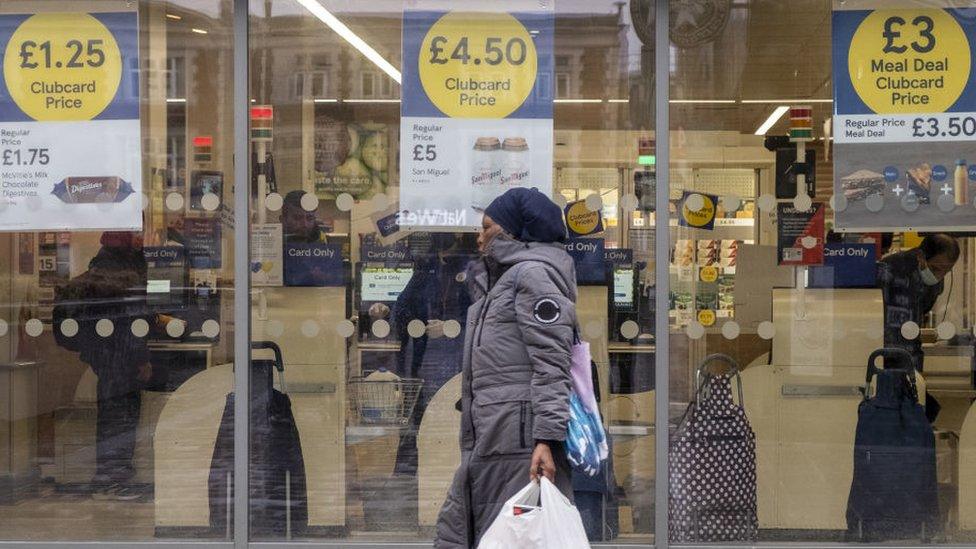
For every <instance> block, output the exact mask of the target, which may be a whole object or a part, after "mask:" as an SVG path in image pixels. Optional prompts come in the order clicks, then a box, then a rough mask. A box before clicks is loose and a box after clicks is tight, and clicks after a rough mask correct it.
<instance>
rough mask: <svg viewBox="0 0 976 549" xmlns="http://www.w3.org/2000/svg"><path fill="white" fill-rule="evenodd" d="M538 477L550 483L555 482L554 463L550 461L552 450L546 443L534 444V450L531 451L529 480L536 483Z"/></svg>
mask: <svg viewBox="0 0 976 549" xmlns="http://www.w3.org/2000/svg"><path fill="white" fill-rule="evenodd" d="M540 475H541V476H544V477H546V478H547V479H549V481H550V482H556V462H554V461H553V460H552V450H551V449H550V448H549V443H548V442H536V443H535V450H533V451H532V463H531V464H530V465H529V478H530V479H531V480H534V481H536V482H538V481H539V476H540Z"/></svg>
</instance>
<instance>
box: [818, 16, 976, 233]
mask: <svg viewBox="0 0 976 549" xmlns="http://www.w3.org/2000/svg"><path fill="white" fill-rule="evenodd" d="M835 4H836V3H835ZM848 4H854V3H848ZM856 4H857V8H858V9H847V8H846V7H845V6H844V5H843V4H837V10H836V11H834V13H833V21H832V23H833V24H832V33H833V54H832V55H833V82H834V99H833V101H834V115H833V124H832V133H833V137H834V144H833V153H834V196H833V209H834V221H835V224H834V227H835V229H836V230H839V231H852V232H879V231H885V232H887V231H932V230H938V231H949V232H952V231H968V230H972V227H973V226H976V152H974V151H976V149H974V147H973V141H976V83H974V77H976V75H974V74H973V70H972V62H973V46H974V44H976V17H974V11H973V10H972V9H955V8H952V7H950V6H949V4H950V3H949V2H947V1H937V2H926V3H925V5H924V6H921V5H920V6H918V7H913V6H912V5H911V4H910V3H908V2H890V1H887V0H864V1H862V2H857V3H856ZM920 4H921V3H920ZM906 6H907V7H906ZM872 7H876V8H878V9H874V10H872V9H865V8H872Z"/></svg>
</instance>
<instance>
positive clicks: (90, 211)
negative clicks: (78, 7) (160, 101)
mask: <svg viewBox="0 0 976 549" xmlns="http://www.w3.org/2000/svg"><path fill="white" fill-rule="evenodd" d="M138 37H139V34H138V18H137V14H136V12H134V11H129V12H105V13H83V12H50V13H38V14H5V15H0V52H2V53H3V59H2V62H3V63H2V64H3V72H2V79H0V210H2V211H3V215H2V216H0V231H3V230H6V231H29V230H79V229H82V230H83V229H141V228H142V212H141V209H142V196H141V192H140V191H141V173H142V165H141V155H142V150H141V149H142V147H141V136H140V131H141V130H140V122H139V76H138V71H137V70H124V68H125V67H139V45H138V44H139V42H138Z"/></svg>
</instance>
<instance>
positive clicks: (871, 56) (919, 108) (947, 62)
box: [847, 9, 971, 114]
mask: <svg viewBox="0 0 976 549" xmlns="http://www.w3.org/2000/svg"><path fill="white" fill-rule="evenodd" d="M970 57H971V52H970V47H969V40H968V39H967V38H966V33H965V32H964V31H963V30H962V27H960V26H959V23H958V22H957V21H956V20H955V19H954V18H953V17H952V15H950V14H949V13H948V12H947V11H946V10H941V9H897V10H877V11H874V12H872V13H871V14H870V15H868V16H867V17H866V18H865V19H864V21H862V22H861V24H860V26H858V28H857V30H856V31H855V32H854V36H853V38H852V39H851V46H850V50H849V52H848V58H847V63H848V71H849V72H850V77H851V82H852V84H853V85H854V89H855V90H856V91H857V94H858V96H860V98H861V100H862V101H864V103H865V104H866V105H867V106H868V107H869V108H871V110H873V111H874V112H876V113H878V114H906V113H935V112H944V111H945V110H947V109H948V108H949V107H951V106H952V105H953V103H955V102H956V100H957V99H959V96H960V95H962V92H963V90H964V89H965V88H966V83H967V82H968V81H969V72H970Z"/></svg>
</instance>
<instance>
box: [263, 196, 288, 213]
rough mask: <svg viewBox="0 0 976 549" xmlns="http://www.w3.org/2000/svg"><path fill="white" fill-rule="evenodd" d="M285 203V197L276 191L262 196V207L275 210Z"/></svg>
mask: <svg viewBox="0 0 976 549" xmlns="http://www.w3.org/2000/svg"><path fill="white" fill-rule="evenodd" d="M284 205H285V199H284V198H282V196H281V195H280V194H278V193H271V194H269V195H268V196H266V197H264V207H265V208H267V209H268V210H270V211H272V212H277V211H278V210H280V209H281V207H282V206H284Z"/></svg>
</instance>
